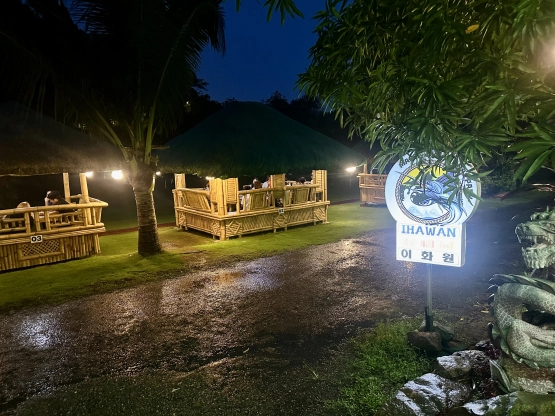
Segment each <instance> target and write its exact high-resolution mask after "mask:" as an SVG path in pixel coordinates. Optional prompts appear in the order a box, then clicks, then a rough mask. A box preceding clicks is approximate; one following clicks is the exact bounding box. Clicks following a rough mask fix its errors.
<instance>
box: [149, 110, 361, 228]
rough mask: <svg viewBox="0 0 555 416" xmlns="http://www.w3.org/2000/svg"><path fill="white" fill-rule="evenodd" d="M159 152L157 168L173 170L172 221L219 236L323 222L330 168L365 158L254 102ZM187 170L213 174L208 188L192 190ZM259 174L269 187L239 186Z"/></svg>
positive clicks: (212, 119) (221, 113) (210, 119)
mask: <svg viewBox="0 0 555 416" xmlns="http://www.w3.org/2000/svg"><path fill="white" fill-rule="evenodd" d="M158 157H159V166H160V168H161V170H162V171H165V172H174V173H175V189H174V191H173V192H174V208H175V216H176V225H177V226H178V227H180V228H183V229H187V228H193V229H197V230H201V231H204V232H207V233H210V234H212V235H213V236H214V237H219V238H220V239H227V238H229V237H233V236H241V235H243V234H247V233H253V232H258V231H265V230H274V232H275V231H276V230H277V229H287V227H289V226H292V225H299V224H310V223H313V224H316V223H318V222H327V208H328V205H329V201H328V198H327V170H339V169H341V170H344V169H346V168H348V167H352V166H358V165H360V164H362V163H364V157H363V156H362V155H361V154H359V153H357V152H354V151H352V150H351V149H349V148H348V147H346V146H343V145H342V144H340V143H338V142H337V141H335V140H333V139H331V138H329V137H327V136H325V135H323V134H321V133H319V132H317V131H315V130H313V129H311V128H309V127H306V126H304V125H303V124H301V123H298V122H296V121H294V120H292V119H291V118H289V117H287V116H285V115H283V114H282V113H280V112H279V111H277V110H275V109H273V108H272V107H270V106H267V105H265V104H262V103H257V102H235V103H232V104H229V105H227V106H225V107H224V108H223V109H222V110H220V111H219V112H217V113H215V114H213V115H211V116H210V117H208V118H206V119H205V120H203V121H202V122H201V123H199V124H198V125H197V126H195V127H193V128H192V129H191V130H189V131H187V132H186V133H184V134H182V135H180V136H177V137H175V138H174V139H172V140H170V141H169V142H168V143H167V149H166V150H163V151H161V152H160V153H159V154H158ZM293 171H294V172H299V171H305V172H306V171H312V180H310V181H307V182H306V183H305V184H288V183H287V181H286V177H285V172H293ZM176 172H177V173H176ZM185 173H192V174H196V175H199V176H209V177H216V179H212V180H210V182H209V190H205V189H192V188H187V187H186V184H185ZM260 173H269V174H271V180H270V186H269V187H268V188H262V189H249V190H239V183H238V177H240V176H252V175H255V174H260ZM222 178H228V179H222Z"/></svg>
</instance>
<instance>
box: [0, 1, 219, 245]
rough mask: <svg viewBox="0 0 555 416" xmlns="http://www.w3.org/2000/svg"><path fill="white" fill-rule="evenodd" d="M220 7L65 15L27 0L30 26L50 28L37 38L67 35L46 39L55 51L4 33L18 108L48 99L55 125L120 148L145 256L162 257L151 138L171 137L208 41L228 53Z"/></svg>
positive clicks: (140, 6)
mask: <svg viewBox="0 0 555 416" xmlns="http://www.w3.org/2000/svg"><path fill="white" fill-rule="evenodd" d="M220 4H221V0H190V1H182V0H165V1H164V0H140V1H136V0H110V1H104V0H74V2H73V8H72V9H71V10H70V13H68V11H67V9H66V8H65V6H64V4H63V2H62V1H60V3H58V2H57V1H56V2H50V3H46V2H44V1H38V0H34V1H33V0H30V1H28V2H27V6H28V8H29V9H30V10H31V11H32V12H33V14H32V16H33V20H34V22H35V23H37V22H39V23H40V24H42V25H44V26H45V27H46V28H48V29H49V30H45V31H44V32H43V33H36V35H38V36H40V35H41V34H46V33H50V34H51V33H52V32H51V31H50V29H53V28H57V29H56V31H54V33H56V32H60V31H61V32H62V33H61V35H65V37H66V38H65V39H64V36H60V38H58V39H55V38H54V39H49V40H50V41H57V42H55V44H54V45H53V44H50V43H49V42H45V41H44V39H43V38H40V37H34V38H33V39H29V38H25V34H23V35H22V36H20V37H17V38H16V36H17V33H12V34H6V35H5V39H6V38H7V36H9V40H10V41H11V42H8V43H9V45H10V46H11V47H12V50H11V51H8V54H6V55H4V59H3V63H4V65H5V66H4V71H5V72H4V74H5V75H8V77H7V79H10V80H15V81H19V82H18V83H17V84H18V88H19V91H20V97H22V99H23V101H26V102H32V101H33V100H34V101H35V102H36V103H38V104H39V105H43V103H44V102H45V101H47V103H46V106H48V101H49V100H50V101H52V102H53V104H54V107H55V110H56V112H57V115H58V118H60V117H61V118H63V119H64V120H66V121H72V122H73V123H79V124H80V125H81V126H86V130H87V131H89V132H90V133H91V134H92V135H94V136H97V137H104V138H105V139H107V140H109V141H110V142H111V143H112V144H113V145H115V146H117V147H118V148H119V149H120V150H121V152H122V154H123V156H124V158H125V160H126V162H127V166H128V169H127V174H128V179H129V183H130V184H131V185H132V187H133V191H134V194H135V201H136V205H137V221H138V226H139V241H138V252H139V254H141V255H149V254H156V253H159V252H161V250H162V249H161V245H160V242H159V239H158V231H157V224H156V215H155V209H154V200H153V196H152V193H153V190H154V177H155V172H156V159H155V158H154V157H153V156H152V150H153V146H154V142H155V138H156V137H162V136H163V135H165V134H168V132H170V131H172V129H173V128H175V127H176V126H177V123H178V122H179V120H180V118H181V116H182V115H183V114H184V112H185V105H186V102H187V100H188V99H189V98H190V93H191V89H192V86H193V84H194V82H195V80H196V77H195V71H196V70H197V69H198V67H199V65H200V56H201V52H202V50H203V49H204V48H205V47H206V46H207V45H208V44H210V45H211V46H212V47H214V48H215V49H216V50H219V51H222V52H223V51H224V50H225V42H224V37H223V28H224V23H223V12H222V8H221V6H220ZM74 22H75V23H74ZM76 23H77V24H76ZM78 27H80V28H81V30H78ZM52 37H53V36H52ZM61 46H65V47H61ZM14 50H15V51H17V52H19V55H18V56H16V53H15V52H14ZM10 52H11V55H9V53H10ZM20 74H24V76H23V77H19V75H20ZM18 77H19V78H18Z"/></svg>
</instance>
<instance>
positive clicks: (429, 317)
mask: <svg viewBox="0 0 555 416" xmlns="http://www.w3.org/2000/svg"><path fill="white" fill-rule="evenodd" d="M426 271H427V275H428V276H427V282H426V284H427V292H428V294H427V298H426V308H425V322H426V332H432V328H433V326H434V316H433V314H432V265H431V264H427V265H426Z"/></svg>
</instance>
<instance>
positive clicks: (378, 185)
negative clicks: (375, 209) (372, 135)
mask: <svg viewBox="0 0 555 416" xmlns="http://www.w3.org/2000/svg"><path fill="white" fill-rule="evenodd" d="M353 150H354V151H356V152H358V153H361V154H362V155H364V157H365V158H366V163H365V164H364V165H363V166H364V167H363V170H362V172H361V173H359V174H358V187H359V189H360V205H361V206H364V205H381V204H385V181H386V180H387V175H386V174H377V173H372V172H369V171H368V166H369V165H371V164H372V162H373V161H374V158H375V156H376V153H377V150H375V148H372V147H370V143H369V142H365V141H360V142H358V143H357V144H356V145H355V146H354V147H353Z"/></svg>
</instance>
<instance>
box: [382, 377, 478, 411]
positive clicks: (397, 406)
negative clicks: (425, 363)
mask: <svg viewBox="0 0 555 416" xmlns="http://www.w3.org/2000/svg"><path fill="white" fill-rule="evenodd" d="M470 393H471V390H470V388H469V387H467V386H466V385H464V384H462V383H459V382H457V381H452V380H448V379H446V378H443V377H440V376H438V375H437V374H432V373H428V374H424V375H423V376H422V377H418V378H416V379H414V380H413V381H409V382H408V383H407V384H405V385H404V386H403V387H402V388H401V389H400V390H399V391H398V392H397V393H396V394H395V396H394V397H393V398H392V399H390V400H389V401H388V402H387V403H386V404H385V405H384V406H382V407H381V408H380V409H379V410H378V411H377V412H376V413H375V416H411V415H415V416H434V415H437V414H440V413H445V411H446V410H447V409H449V408H451V407H453V406H461V405H463V404H464V402H465V401H466V400H467V399H468V398H469V397H470Z"/></svg>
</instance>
